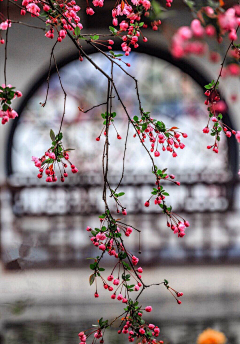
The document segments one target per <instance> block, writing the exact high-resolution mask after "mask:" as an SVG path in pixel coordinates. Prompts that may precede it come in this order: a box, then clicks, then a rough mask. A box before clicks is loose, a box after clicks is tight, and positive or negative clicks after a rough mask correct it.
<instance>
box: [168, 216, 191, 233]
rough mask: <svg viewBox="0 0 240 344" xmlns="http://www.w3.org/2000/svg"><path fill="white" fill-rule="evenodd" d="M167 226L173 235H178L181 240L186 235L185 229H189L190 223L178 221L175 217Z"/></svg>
mask: <svg viewBox="0 0 240 344" xmlns="http://www.w3.org/2000/svg"><path fill="white" fill-rule="evenodd" d="M167 226H168V227H170V228H171V230H172V231H173V233H174V234H177V235H178V237H179V238H183V237H184V235H186V233H185V229H186V228H187V227H189V222H188V221H185V220H183V221H179V220H178V219H177V220H176V219H175V218H174V216H172V217H171V220H170V222H167Z"/></svg>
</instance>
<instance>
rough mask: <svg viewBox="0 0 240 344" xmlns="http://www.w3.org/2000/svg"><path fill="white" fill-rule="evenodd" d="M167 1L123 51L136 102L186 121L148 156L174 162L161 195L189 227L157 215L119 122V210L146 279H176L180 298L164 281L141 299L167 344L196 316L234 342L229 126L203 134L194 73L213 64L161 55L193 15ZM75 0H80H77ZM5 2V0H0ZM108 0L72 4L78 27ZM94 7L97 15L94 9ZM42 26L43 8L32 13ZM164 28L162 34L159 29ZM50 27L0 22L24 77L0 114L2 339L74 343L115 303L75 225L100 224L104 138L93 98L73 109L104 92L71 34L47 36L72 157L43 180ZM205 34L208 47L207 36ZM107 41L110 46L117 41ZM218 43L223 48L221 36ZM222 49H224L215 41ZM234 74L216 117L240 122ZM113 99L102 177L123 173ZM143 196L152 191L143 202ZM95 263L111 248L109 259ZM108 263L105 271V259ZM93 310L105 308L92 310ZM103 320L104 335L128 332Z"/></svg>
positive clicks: (53, 97) (236, 245) (49, 113)
mask: <svg viewBox="0 0 240 344" xmlns="http://www.w3.org/2000/svg"><path fill="white" fill-rule="evenodd" d="M174 4H175V13H174V14H173V15H172V16H170V17H168V18H167V19H166V21H165V22H164V24H163V27H162V31H161V32H151V31H148V32H147V33H146V36H147V37H148V43H143V44H141V45H140V48H139V49H138V50H137V51H136V52H133V53H131V54H130V56H129V57H127V58H126V57H124V58H123V59H124V60H125V61H126V62H128V63H130V64H131V67H130V68H129V69H128V71H129V72H130V73H131V74H132V75H134V76H135V77H136V78H137V79H138V80H139V87H140V94H141V98H142V105H143V108H144V110H146V111H150V112H151V114H152V116H153V117H154V118H157V119H160V120H162V121H164V122H165V123H166V125H167V126H177V127H179V128H181V129H182V130H183V131H184V132H187V134H188V139H185V141H184V143H185V144H186V148H185V149H184V150H183V151H179V152H178V157H177V158H176V159H174V158H172V156H171V154H169V153H168V154H167V153H166V152H163V153H161V157H160V158H158V159H156V163H157V164H158V166H159V167H160V168H162V169H163V168H166V167H167V168H168V172H169V173H172V174H175V175H176V177H177V180H179V181H180V182H181V186H180V187H177V186H176V185H168V184H166V190H167V191H168V192H169V193H170V198H169V203H171V204H172V206H173V208H174V211H175V212H176V213H179V214H180V215H181V216H183V217H184V218H186V219H187V220H188V221H189V222H190V224H191V226H190V228H189V229H188V230H187V235H186V236H185V237H184V238H183V239H180V238H177V237H176V236H174V235H173V233H172V231H170V230H169V229H168V228H167V227H166V222H165V218H164V217H163V216H162V215H160V214H159V211H158V209H157V208H156V206H154V205H153V204H151V205H150V207H149V208H145V207H144V203H145V201H146V200H147V199H149V196H150V193H151V189H152V187H153V186H154V185H153V184H154V179H153V178H152V175H151V173H150V171H151V164H150V162H149V161H148V157H147V156H146V154H145V151H144V150H142V148H141V147H140V145H139V143H138V141H137V139H136V138H134V137H133V135H134V132H133V130H132V129H130V132H129V141H128V142H129V145H128V150H127V153H126V167H125V170H126V172H125V177H124V179H123V183H122V187H121V189H120V190H121V191H123V192H126V196H124V197H123V198H122V201H123V204H124V205H125V206H126V208H127V210H128V216H127V217H126V219H125V220H126V221H127V223H129V224H131V225H133V226H135V227H137V228H139V229H141V231H142V255H141V256H140V263H141V264H140V265H141V266H142V267H143V268H144V274H143V277H144V278H145V280H147V281H149V282H158V281H162V280H163V279H164V278H166V279H167V280H168V281H169V283H170V285H171V286H172V287H173V288H175V289H177V290H178V291H182V292H183V293H184V297H183V299H182V302H183V303H182V305H181V306H179V305H177V303H176V301H175V300H174V299H173V298H172V297H171V295H170V293H168V292H167V291H166V290H165V288H159V287H158V288H157V287H156V288H155V287H153V288H151V290H147V291H146V292H145V293H144V296H143V298H142V304H143V305H144V306H146V305H148V304H151V305H153V312H152V313H151V314H150V315H149V316H148V319H147V320H148V321H149V322H154V323H157V324H159V326H160V328H161V335H162V336H161V339H163V340H164V341H165V343H166V344H167V343H169V344H170V343H171V344H185V343H186V344H192V343H195V342H196V338H197V335H198V334H199V333H200V332H201V331H202V330H203V329H205V328H207V327H212V328H215V329H218V330H221V331H223V332H224V333H225V334H226V336H227V338H228V343H230V344H237V343H240V298H239V296H240V287H239V286H240V271H239V262H240V234H239V229H240V226H239V223H240V212H239V210H240V202H239V199H240V194H239V193H240V188H239V180H238V176H237V172H238V170H239V147H238V145H237V143H236V141H235V140H234V138H231V139H228V140H226V139H225V138H224V137H223V138H222V140H221V147H220V152H219V154H218V155H216V154H215V153H213V152H212V151H209V150H207V149H206V146H207V145H208V144H212V141H211V138H210V137H209V136H205V135H203V134H202V128H203V127H205V126H206V124H207V112H206V109H205V105H204V100H205V99H204V95H203V86H204V85H205V84H206V83H208V82H209V81H211V80H212V79H213V78H215V79H216V75H217V74H218V71H219V65H218V64H213V63H211V62H210V61H209V59H208V56H206V57H199V58H189V59H185V60H184V61H177V60H174V59H172V57H171V56H170V54H169V53H168V50H167V48H168V45H169V37H171V34H172V33H173V32H174V30H176V28H177V27H179V26H180V25H183V24H184V25H186V24H189V23H190V20H191V15H190V13H189V11H188V9H187V8H186V7H184V5H182V2H181V1H175V2H174ZM79 5H80V6H81V7H82V8H83V11H84V9H85V6H86V5H85V4H84V3H81V2H79ZM0 6H1V11H2V12H3V13H5V10H6V9H5V7H4V6H5V2H3V3H1V5H0ZM111 6H112V3H110V1H107V2H106V4H105V6H104V7H103V8H102V9H97V10H96V12H97V13H98V17H96V16H93V17H87V18H86V16H85V15H84V14H82V17H83V18H82V20H81V22H82V24H83V26H84V28H85V29H86V32H91V33H98V32H103V30H104V27H105V28H106V27H108V26H109V25H111V17H110V16H109V13H108V12H109V9H110V8H111ZM11 15H12V18H15V20H17V21H18V20H20V21H24V22H27V23H29V24H35V25H36V20H34V19H33V18H31V17H30V16H26V17H24V18H20V16H19V10H18V9H17V7H14V6H11ZM96 18H97V20H96ZM39 26H41V22H39ZM163 33H165V36H164V35H163ZM53 43H54V42H53V41H52V40H49V39H47V38H46V37H45V36H44V33H43V32H42V31H41V30H37V29H36V30H34V29H29V28H27V27H26V26H21V25H19V24H13V29H12V28H11V30H9V50H8V64H7V83H11V84H12V85H14V86H16V88H17V89H19V90H20V91H22V93H23V98H22V99H20V100H15V101H14V106H15V109H16V111H17V112H18V113H19V117H18V118H17V119H15V120H14V121H12V122H10V123H8V124H6V125H5V126H1V127H0V240H1V241H0V247H1V258H0V259H1V260H0V305H1V307H0V343H4V344H17V343H18V344H32V343H34V344H38V343H39V344H40V343H41V344H43V343H48V344H50V343H58V344H65V343H70V342H71V343H77V341H78V337H77V334H78V332H79V331H80V330H84V329H86V328H89V327H90V326H91V325H92V324H94V323H96V321H97V319H99V318H101V316H104V318H110V319H111V318H114V317H115V316H117V315H118V314H120V313H121V309H122V307H121V305H119V304H118V302H117V301H116V302H114V301H113V300H111V299H110V296H109V293H108V292H106V291H105V290H104V289H102V290H99V294H100V297H99V299H95V298H94V291H95V290H94V287H93V286H92V287H90V286H89V283H88V277H89V275H90V269H89V267H88V266H89V261H88V260H87V259H86V258H89V257H94V256H95V255H96V254H97V252H96V249H94V247H93V246H92V245H91V243H90V240H89V238H88V235H87V232H86V231H85V228H86V227H87V226H91V227H94V226H98V215H99V214H101V213H102V211H103V210H104V208H103V204H102V201H101V197H102V196H101V192H102V182H103V178H102V172H101V151H102V148H103V139H102V140H100V142H97V141H95V138H96V137H97V136H99V134H100V132H101V129H102V119H101V116H100V114H101V112H105V109H104V107H101V108H97V109H94V110H92V111H91V112H88V113H86V114H83V113H82V112H79V110H78V106H80V107H81V108H83V109H84V110H86V109H88V108H91V107H92V106H94V105H96V104H99V103H102V102H104V101H105V99H106V87H107V84H106V80H105V79H104V77H102V75H101V74H100V73H98V72H97V71H96V70H95V69H94V68H93V67H92V66H91V65H90V64H89V63H88V62H87V61H85V60H84V61H83V62H80V61H79V60H78V54H77V53H76V51H75V50H74V47H73V46H72V44H71V42H70V41H68V39H65V40H64V42H62V43H60V44H58V45H57V47H56V58H57V62H58V66H59V68H60V74H61V78H62V83H63V86H64V88H65V90H66V91H67V94H68V97H67V107H66V116H65V121H64V125H63V133H64V146H65V147H71V148H75V151H72V152H71V160H72V161H73V163H74V164H75V165H76V166H77V167H78V168H79V173H78V174H77V175H72V176H70V178H69V179H68V180H67V181H66V182H65V183H64V184H60V182H57V183H56V184H54V185H46V183H45V182H44V181H41V180H38V179H37V178H36V175H37V169H36V168H35V167H34V164H33V162H32V161H31V158H32V156H38V157H40V156H42V153H43V152H45V151H46V149H48V148H49V144H50V138H49V130H50V129H53V130H54V131H55V132H57V130H58V128H59V123H60V119H61V115H62V109H63V95H62V90H61V87H60V85H59V81H58V76H57V75H56V73H55V71H54V69H53V70H52V75H51V79H50V91H49V99H48V103H47V105H46V106H45V107H44V108H43V107H41V105H40V104H39V103H40V102H42V103H43V102H44V99H45V95H46V87H47V83H46V78H47V72H48V66H49V56H50V52H51V48H52V45H53ZM214 44H215V43H212V46H211V48H212V49H213V50H215V49H216V47H215V45H214ZM84 47H85V48H86V51H87V52H88V53H89V54H91V58H92V59H93V60H94V61H95V62H96V63H98V64H99V65H100V66H101V68H102V69H103V70H105V71H106V72H110V65H109V63H108V61H107V60H106V58H104V57H103V56H101V55H99V54H96V53H95V52H94V51H93V50H91V49H89V47H87V46H84ZM115 47H116V48H115V50H118V49H120V47H119V46H118V45H117V43H115ZM222 52H224V49H223V50H222ZM220 53H221V51H220ZM0 56H1V59H0V72H1V74H0V75H1V80H2V82H3V68H4V47H3V46H1V47H0ZM114 76H115V80H116V84H117V87H118V88H119V91H120V94H121V96H122V98H123V99H124V102H125V105H126V106H127V107H128V109H129V110H130V113H131V116H132V117H133V116H134V115H138V103H137V98H136V95H135V90H134V83H133V82H132V80H130V79H129V78H127V77H126V75H125V74H124V73H123V72H122V71H120V70H119V69H117V68H115V70H114ZM2 82H1V83H2ZM238 89H239V80H238V79H236V78H235V79H233V78H231V79H226V80H224V81H223V83H222V84H221V93H222V95H223V96H224V97H225V100H226V102H227V105H228V110H227V112H226V114H225V115H224V121H225V123H226V124H228V125H229V126H231V127H233V128H234V129H238V130H239V128H240V116H239V113H238V112H239V105H240V104H239V100H238V98H237V99H236V101H234V102H233V101H232V99H233V98H231V96H232V95H235V94H237V93H238ZM114 109H115V111H116V112H117V117H116V120H115V125H116V128H117V130H118V132H119V134H120V135H121V136H122V140H117V139H116V132H115V131H114V130H113V128H111V129H112V130H111V131H110V142H111V146H110V181H111V185H112V186H114V185H117V184H118V181H119V179H120V177H121V171H122V170H121V169H122V157H123V149H124V139H125V136H126V129H127V119H126V118H125V116H124V113H123V111H122V109H121V107H120V105H119V103H118V102H117V100H116V99H114ZM152 203H153V202H152ZM127 241H128V247H129V250H131V251H132V252H133V253H134V254H138V237H137V235H136V234H133V235H132V237H131V238H127ZM105 264H106V266H107V269H106V276H107V274H108V272H110V269H111V266H112V265H111V259H106V260H105ZM108 270H109V271H108ZM103 310H104V312H103ZM116 332H117V331H116V329H113V330H111V331H109V332H108V333H107V336H106V340H105V342H106V343H113V342H114V343H119V344H120V343H125V342H126V340H127V338H126V337H124V336H119V335H117V336H116Z"/></svg>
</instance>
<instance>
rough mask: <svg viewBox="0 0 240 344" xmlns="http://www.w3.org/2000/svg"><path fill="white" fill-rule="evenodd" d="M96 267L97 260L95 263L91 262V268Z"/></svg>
mask: <svg viewBox="0 0 240 344" xmlns="http://www.w3.org/2000/svg"><path fill="white" fill-rule="evenodd" d="M95 267H96V262H95V263H93V264H90V269H91V270H95Z"/></svg>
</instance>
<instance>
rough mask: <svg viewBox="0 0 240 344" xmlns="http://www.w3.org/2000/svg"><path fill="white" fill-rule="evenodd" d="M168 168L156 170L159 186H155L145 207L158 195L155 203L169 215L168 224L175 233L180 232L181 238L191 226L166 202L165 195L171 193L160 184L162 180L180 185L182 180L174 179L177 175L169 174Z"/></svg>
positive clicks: (157, 184)
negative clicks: (173, 211)
mask: <svg viewBox="0 0 240 344" xmlns="http://www.w3.org/2000/svg"><path fill="white" fill-rule="evenodd" d="M165 172H166V170H164V171H162V170H156V171H155V176H156V186H157V188H153V191H152V196H151V197H150V198H149V200H147V201H146V202H145V207H149V206H150V200H151V198H152V197H154V196H156V198H155V200H154V203H155V205H158V206H160V207H161V208H162V210H163V212H164V213H165V214H166V215H167V216H168V218H169V221H170V222H169V221H167V226H168V227H170V228H171V229H172V231H173V233H174V234H178V237H179V238H182V237H184V235H185V234H186V233H185V229H186V228H187V227H189V226H190V225H189V222H188V221H186V220H185V219H183V218H182V217H180V216H179V215H177V214H174V213H172V207H167V205H166V204H165V198H166V197H165V196H169V194H168V193H167V192H166V191H165V190H164V189H163V186H162V185H160V182H161V180H168V181H169V182H172V183H174V184H176V185H180V182H178V181H174V179H175V176H174V175H173V174H170V175H168V174H167V173H165Z"/></svg>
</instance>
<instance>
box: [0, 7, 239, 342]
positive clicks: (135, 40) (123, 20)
mask: <svg viewBox="0 0 240 344" xmlns="http://www.w3.org/2000/svg"><path fill="white" fill-rule="evenodd" d="M6 2H7V17H4V15H3V14H1V20H2V22H1V23H0V34H1V37H0V38H1V40H0V43H1V44H2V45H3V46H4V47H5V62H4V79H5V80H4V84H3V85H2V87H0V98H1V106H2V109H1V110H0V117H1V118H2V124H5V123H7V122H8V120H9V118H15V117H17V113H16V112H15V111H14V110H13V109H12V107H11V103H12V100H13V99H14V98H16V97H20V96H21V95H22V94H21V92H19V91H15V88H14V87H12V86H11V85H8V86H6V85H7V76H6V69H7V45H8V31H9V29H10V30H13V27H14V25H15V24H21V25H26V26H28V27H29V28H33V29H39V30H43V31H44V34H45V36H46V38H49V39H55V43H54V44H53V47H52V51H51V54H50V62H49V73H48V78H47V92H46V98H45V101H44V103H43V104H41V105H42V106H43V107H44V106H45V105H46V103H47V101H48V92H49V88H50V83H49V82H50V74H51V67H52V62H54V65H55V68H56V72H57V74H58V78H59V83H60V85H61V88H62V91H63V99H64V106H63V114H62V119H61V123H60V127H59V131H58V134H55V133H54V132H53V130H50V139H51V141H50V144H49V146H50V148H49V149H48V150H47V151H46V152H45V153H44V154H43V155H42V157H40V158H37V157H33V158H32V160H33V162H34V164H35V166H36V167H37V168H38V169H39V173H38V175H37V176H38V178H40V179H41V178H42V177H43V176H44V175H45V176H46V182H56V181H57V173H58V172H57V170H58V171H59V173H60V180H61V181H62V182H64V181H65V179H66V178H67V177H68V170H67V168H68V165H69V166H70V168H71V171H72V173H77V172H78V169H77V167H76V166H75V165H74V164H73V162H71V161H70V150H71V149H69V148H65V147H64V144H63V134H64V133H63V130H62V125H63V122H64V116H65V108H66V99H67V93H66V92H65V89H64V85H63V84H62V81H61V76H60V73H59V70H58V66H57V62H56V59H55V56H54V51H55V48H56V46H57V45H58V44H63V41H64V39H65V38H66V37H68V38H69V39H70V40H71V41H72V43H73V45H74V46H75V48H76V49H77V51H78V53H79V60H80V61H83V59H86V60H88V62H89V63H90V64H91V65H92V66H94V67H95V68H96V70H98V71H99V72H100V73H101V74H102V76H103V77H104V78H106V80H107V82H108V86H107V89H106V102H104V103H101V104H96V105H94V106H93V107H92V108H90V109H88V110H84V109H82V108H80V107H79V111H81V112H84V113H86V112H88V111H90V110H92V109H93V108H96V107H98V106H101V105H105V106H106V109H105V112H103V113H101V114H100V115H101V117H102V120H103V127H102V130H101V132H100V133H99V135H98V136H97V138H96V141H100V142H99V144H102V141H103V154H102V170H103V193H102V200H103V203H104V206H105V211H104V213H103V214H101V215H100V216H99V219H100V225H99V228H94V229H93V228H91V227H90V226H89V227H87V229H86V230H87V232H88V233H89V237H90V240H91V242H92V244H93V245H94V246H95V247H96V250H98V255H97V256H96V257H95V258H93V262H92V263H91V264H90V269H91V271H92V273H91V275H90V277H89V284H90V285H93V284H94V285H95V291H94V297H95V298H98V297H101V293H102V290H106V291H109V292H110V293H111V294H110V297H111V299H112V300H116V301H119V302H121V303H123V305H124V312H123V313H122V314H120V315H118V316H117V317H115V318H114V320H112V321H110V320H108V319H105V320H104V319H103V318H101V319H100V320H99V324H98V325H97V327H94V328H93V329H89V330H87V331H84V332H80V333H79V338H80V344H84V343H85V342H86V340H87V339H88V338H89V337H90V336H91V335H93V343H95V342H96V341H97V340H99V341H100V343H104V339H103V338H104V333H105V330H106V329H107V328H109V327H111V326H112V325H113V324H114V323H115V322H116V321H120V325H119V330H118V333H119V334H121V333H122V334H127V335H128V341H129V342H134V341H135V340H136V342H138V343H148V344H156V343H163V341H162V340H160V341H159V339H158V337H159V335H160V329H159V327H158V326H157V325H154V324H149V323H148V322H147V321H146V320H144V319H143V318H144V315H145V314H146V313H149V312H151V311H152V307H151V306H147V307H145V308H144V307H142V305H141V304H140V296H142V294H143V292H144V291H145V290H146V289H147V288H149V287H151V286H153V285H155V286H160V285H161V286H164V287H165V288H166V289H167V290H168V291H169V292H170V293H171V294H172V295H173V297H174V298H175V300H176V302H177V303H178V304H181V300H179V298H180V297H181V296H182V295H183V293H182V292H178V291H176V290H175V289H173V288H172V287H170V285H169V282H168V281H167V280H166V279H164V280H162V281H160V282H157V283H155V284H147V283H146V282H145V281H144V280H143V279H142V273H143V269H142V268H141V267H138V264H139V258H138V257H137V256H135V255H134V254H133V253H132V252H130V251H129V250H128V249H127V246H126V244H125V241H126V239H127V237H129V236H131V235H133V232H136V234H137V235H138V237H139V254H140V253H141V245H140V244H141V239H140V237H141V230H140V229H137V228H134V227H133V226H132V225H131V224H127V223H125V222H122V220H121V219H118V218H117V215H116V214H118V213H120V212H121V213H122V215H124V216H126V215H127V209H126V207H125V206H124V197H123V196H125V193H124V192H121V191H120V192H119V191H118V189H119V188H120V186H121V182H122V180H123V177H124V173H125V157H126V150H127V145H128V134H129V129H130V128H132V129H133V130H134V137H135V138H136V139H138V141H139V144H140V145H142V146H143V148H144V149H145V151H146V156H148V158H149V159H150V161H151V165H152V167H151V171H149V172H150V173H151V172H152V175H153V176H154V177H153V188H152V191H151V194H150V197H149V199H148V200H146V201H145V206H146V207H149V206H150V203H151V202H152V198H153V199H154V203H155V205H156V206H158V207H159V208H160V211H161V212H162V213H163V214H165V216H166V224H167V227H168V228H170V229H171V230H172V231H173V233H174V234H177V235H178V237H179V238H183V237H184V236H185V234H186V233H185V231H186V228H188V227H189V222H188V221H187V219H184V218H182V217H181V216H180V215H178V214H175V213H174V212H173V209H172V206H171V205H169V204H168V202H167V197H168V196H169V194H168V192H167V190H165V188H164V184H162V182H163V181H164V182H166V181H167V182H169V183H174V184H175V185H176V187H177V186H180V182H179V181H175V176H174V175H173V174H168V173H167V168H159V167H158V166H157V165H156V163H155V160H154V159H155V158H159V157H160V155H161V153H160V151H166V150H167V151H169V152H170V153H171V155H172V157H173V158H175V157H177V150H178V149H184V147H185V143H183V142H182V139H185V138H187V134H186V133H185V132H183V131H182V129H180V128H178V127H176V126H173V127H171V128H168V127H167V126H166V125H165V123H164V122H162V121H158V120H156V119H154V118H152V117H151V116H150V113H149V112H148V111H145V110H143V107H142V104H141V98H140V94H139V88H138V81H137V80H136V78H135V77H134V76H132V75H131V74H130V73H129V72H127V70H126V69H125V66H126V67H130V64H129V63H128V62H126V61H124V60H122V56H123V54H124V55H125V56H126V57H127V56H128V55H129V54H130V53H131V51H132V49H137V48H138V47H139V45H140V44H144V43H145V42H147V41H148V38H147V37H146V35H145V34H144V30H145V29H146V28H147V27H149V26H150V27H152V29H153V30H154V31H156V30H158V28H159V26H160V25H161V15H162V14H163V12H165V11H166V10H167V9H169V8H171V6H172V3H173V1H172V0H166V1H162V2H163V4H159V3H158V2H157V1H156V0H152V1H149V0H131V2H130V3H128V2H127V1H125V0H121V1H119V0H118V1H117V2H116V3H115V4H114V6H113V8H112V25H113V26H110V27H109V32H108V33H104V34H88V33H87V34H85V33H83V31H82V30H83V25H82V24H81V20H80V17H79V12H80V10H81V8H80V6H78V5H77V3H76V1H74V0H71V1H69V0H55V1H54V0H23V1H13V0H6ZM184 2H185V3H186V4H187V5H188V6H189V7H190V9H191V11H192V13H193V15H194V19H193V21H192V23H191V25H190V26H189V27H188V26H184V27H181V28H179V29H178V30H177V32H176V33H175V35H174V36H173V39H172V43H171V51H172V54H173V56H174V57H176V58H181V57H184V56H186V55H189V54H196V55H203V54H204V53H205V52H206V51H207V49H206V43H205V41H204V38H205V37H212V38H216V40H217V42H219V43H221V41H222V39H223V37H224V36H225V35H226V36H227V37H228V39H229V40H230V45H229V47H228V49H227V51H226V54H225V56H224V59H223V62H222V64H221V69H220V73H219V76H218V78H217V80H216V81H214V80H213V81H212V82H211V83H209V84H208V85H206V86H205V88H206V90H205V95H206V97H207V98H206V101H205V104H206V106H207V107H208V111H209V119H208V123H207V125H206V127H205V128H204V129H203V132H204V133H206V134H207V133H209V132H210V130H211V132H210V133H211V135H212V136H213V137H214V138H215V140H214V143H213V145H210V146H208V147H207V148H209V149H212V150H213V151H214V152H216V153H217V152H218V149H219V141H220V135H221V132H224V133H225V135H226V137H231V136H232V135H235V136H236V139H237V140H238V142H240V132H239V131H238V132H236V131H235V130H233V129H231V128H229V127H227V126H226V124H224V121H223V117H224V112H225V110H226V104H225V103H224V102H223V101H222V100H221V97H220V93H219V91H218V87H219V82H220V78H221V77H222V74H223V71H224V64H225V62H226V61H227V58H228V54H230V53H231V57H233V58H235V60H236V62H237V63H238V61H239V55H240V54H239V50H240V48H239V45H237V44H235V41H236V40H237V38H238V27H239V25H240V6H239V5H235V6H233V7H231V8H228V9H227V10H224V7H223V5H224V4H223V2H222V1H218V0H216V1H210V0H209V1H207V3H208V6H206V1H204V2H203V3H204V5H203V3H202V2H201V1H196V2H195V1H193V0H191V1H188V0H184ZM10 4H11V5H13V6H16V7H18V8H19V11H20V13H21V15H22V16H23V17H24V16H27V15H31V16H32V17H34V18H35V19H36V22H37V21H38V22H39V26H33V25H30V24H27V23H24V22H19V21H13V20H11V19H10V15H9V13H10V11H9V7H10ZM103 5H104V1H103V0H93V1H92V3H91V2H90V1H89V0H86V14H87V15H94V13H95V11H94V9H93V6H94V7H102V6H103ZM40 23H41V25H43V26H40ZM5 31H6V37H5V39H4V38H3V36H2V35H3V34H4V32H5ZM113 39H114V40H120V42H121V48H122V51H123V54H118V53H115V52H114V51H113V47H114V40H113ZM83 42H86V43H87V44H88V45H90V46H92V47H94V48H95V50H96V51H97V52H99V53H100V54H102V55H103V56H104V57H105V58H106V59H108V61H109V63H110V65H111V72H110V73H109V74H108V73H106V72H105V71H104V70H102V69H101V67H100V66H99V65H98V64H97V63H96V62H94V61H93V60H92V59H91V57H90V56H88V55H87V53H86V52H85V50H84V48H83V47H82V43H83ZM103 46H104V47H105V48H108V52H107V53H106V52H105V51H103V50H102V47H103ZM211 56H212V57H213V56H214V59H215V60H216V61H217V60H218V58H217V54H215V55H214V54H212V55H211ZM114 68H120V69H121V70H122V71H123V72H124V73H125V74H126V75H127V76H128V77H129V78H130V79H132V80H133V81H134V83H135V89H136V96H137V99H138V105H139V114H138V115H134V116H132V114H131V113H130V112H129V110H128V108H127V107H126V105H125V103H124V99H122V98H121V96H120V94H119V90H118V88H117V86H116V83H115V79H114V74H113V71H114ZM231 70H232V71H233V70H234V68H232V69H231ZM239 71H240V69H239ZM239 74H240V72H239ZM114 98H115V99H116V100H118V101H119V103H120V105H121V107H122V111H123V113H124V114H125V116H126V118H127V135H126V140H125V145H124V151H123V165H122V173H121V178H120V180H119V183H118V185H117V187H116V188H114V187H113V186H112V185H111V184H110V181H109V179H108V175H109V146H110V138H109V130H114V131H115V132H116V139H117V140H121V139H122V137H121V135H120V133H119V132H118V130H117V127H116V126H115V123H114V119H115V117H116V116H117V113H116V112H115V111H114V107H113V99H114ZM210 124H211V125H212V126H211V125H210ZM111 128H113V129H111ZM148 140H149V142H150V148H148V143H146V141H148ZM183 141H184V140H183ZM149 193H150V191H149ZM109 198H111V199H113V200H114V203H115V206H116V211H114V209H112V208H111V207H110V206H109V203H108V201H109ZM106 255H109V256H111V257H112V261H113V267H112V270H111V272H110V273H109V272H108V274H106V275H105V272H104V271H105V268H103V258H104V256H106ZM100 286H101V287H103V289H100Z"/></svg>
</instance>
